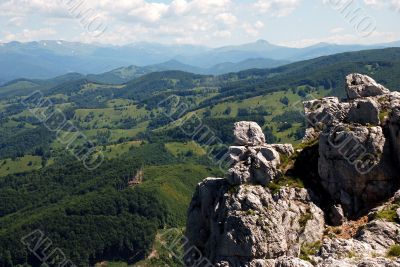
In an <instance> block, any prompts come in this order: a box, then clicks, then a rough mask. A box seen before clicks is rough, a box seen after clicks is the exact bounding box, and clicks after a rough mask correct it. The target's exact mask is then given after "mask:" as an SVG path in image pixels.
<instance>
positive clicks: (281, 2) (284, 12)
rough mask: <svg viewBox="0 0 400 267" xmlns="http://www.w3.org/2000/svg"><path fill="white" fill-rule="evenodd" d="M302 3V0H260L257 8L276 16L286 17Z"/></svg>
mask: <svg viewBox="0 0 400 267" xmlns="http://www.w3.org/2000/svg"><path fill="white" fill-rule="evenodd" d="M299 4H300V0H258V1H257V3H255V8H256V9H257V10H259V11H260V12H262V13H269V14H270V15H271V16H275V17H285V16H288V15H289V14H290V13H292V12H293V11H294V10H295V9H296V8H297V6H298V5H299Z"/></svg>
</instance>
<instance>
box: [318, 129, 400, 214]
mask: <svg viewBox="0 0 400 267" xmlns="http://www.w3.org/2000/svg"><path fill="white" fill-rule="evenodd" d="M386 143H387V142H386V138H385V136H384V134H383V130H382V128H381V127H380V126H374V127H371V126H361V125H348V124H337V125H336V126H333V127H331V128H329V129H326V130H325V131H324V132H323V133H322V134H321V137H320V141H319V155H320V158H319V162H318V169H319V175H320V178H321V185H322V186H323V187H324V188H325V189H326V190H327V192H328V193H329V194H330V196H331V198H333V199H334V200H335V201H336V202H337V203H340V204H341V205H342V207H343V209H344V212H345V213H346V215H349V216H351V217H353V216H357V215H359V214H360V213H362V212H364V211H366V210H368V209H370V208H372V207H374V206H375V205H376V204H378V203H379V202H380V201H382V200H385V199H387V198H388V197H389V196H390V195H391V194H392V193H393V192H394V188H395V185H396V180H397V179H398V175H397V171H396V169H395V168H394V166H393V164H392V162H391V157H390V150H388V146H385V144H386ZM384 148H386V150H384Z"/></svg>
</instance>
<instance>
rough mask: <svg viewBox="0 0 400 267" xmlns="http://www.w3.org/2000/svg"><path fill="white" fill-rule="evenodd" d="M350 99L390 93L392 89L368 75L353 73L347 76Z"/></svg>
mask: <svg viewBox="0 0 400 267" xmlns="http://www.w3.org/2000/svg"><path fill="white" fill-rule="evenodd" d="M346 84H347V87H346V91H347V97H348V99H356V98H361V97H368V96H378V95H384V94H389V93H390V91H389V90H388V89H387V88H385V87H384V86H383V85H380V84H378V83H377V82H376V81H375V80H374V79H372V78H371V77H369V76H367V75H362V74H359V73H352V74H350V75H348V76H347V77H346Z"/></svg>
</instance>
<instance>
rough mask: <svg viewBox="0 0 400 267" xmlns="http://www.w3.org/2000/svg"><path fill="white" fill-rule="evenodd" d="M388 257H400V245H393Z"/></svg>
mask: <svg viewBox="0 0 400 267" xmlns="http://www.w3.org/2000/svg"><path fill="white" fill-rule="evenodd" d="M387 256H388V257H400V245H393V246H391V247H390V248H389V250H388V252H387Z"/></svg>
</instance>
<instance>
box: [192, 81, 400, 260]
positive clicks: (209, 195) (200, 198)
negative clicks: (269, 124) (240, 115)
mask: <svg viewBox="0 0 400 267" xmlns="http://www.w3.org/2000/svg"><path fill="white" fill-rule="evenodd" d="M347 85H348V86H347V94H348V101H346V102H341V101H339V99H338V98H335V97H329V98H324V99H319V100H313V101H308V102H305V103H304V106H305V116H306V119H307V122H308V129H307V132H306V137H305V142H307V144H312V145H311V146H310V147H309V148H310V149H308V148H306V149H303V151H304V153H303V151H301V150H299V149H297V150H296V151H295V150H294V149H293V147H292V146H291V145H281V144H265V137H264V134H263V133H262V129H261V127H259V126H258V125H257V124H256V123H254V122H238V123H236V124H235V125H234V136H235V144H234V146H232V147H230V149H229V153H230V159H231V162H232V166H231V167H230V169H229V171H228V173H227V176H226V177H225V178H207V179H205V180H204V181H203V182H202V183H200V184H199V185H198V186H197V188H196V192H195V194H194V196H193V199H192V202H191V204H190V207H189V212H188V221H187V229H186V236H187V238H188V242H187V244H186V249H187V253H186V254H185V261H186V263H187V266H210V264H209V263H212V265H213V266H218V267H242V266H244V267H299V266H300V267H301V266H304V267H310V266H318V267H336V266H337V267H339V266H340V267H341V266H351V267H353V266H354V267H369V266H374V267H375V266H377V267H380V266H381V267H389V266H394V267H396V266H398V267H400V257H397V258H396V257H391V258H390V257H388V251H389V250H390V249H391V248H392V247H393V246H395V245H396V244H400V224H399V223H400V190H399V191H398V192H397V193H395V191H396V190H398V189H399V188H400V174H399V166H400V165H399V163H400V143H399V141H400V94H399V93H391V92H390V91H389V90H388V89H386V88H385V87H383V86H381V85H379V84H377V83H376V82H375V81H374V80H373V79H371V78H370V77H367V76H363V75H360V74H352V75H349V76H348V77H347ZM303 147H304V145H303ZM310 153H311V154H310ZM307 159H309V160H307ZM288 162H289V163H288ZM290 162H291V163H290ZM299 162H300V163H299ZM299 164H300V165H302V166H300V167H299V168H300V169H301V171H300V172H299V171H297V172H296V168H297V167H296V166H298V165H299ZM307 164H313V166H315V168H314V167H313V166H306V165H307ZM317 165H318V166H317ZM291 168H292V169H291ZM307 168H309V169H310V170H311V168H312V169H313V171H312V174H311V173H310V175H308V174H307V172H304V170H306V169H307ZM296 174H301V175H302V176H304V177H300V178H302V179H305V180H307V179H310V177H306V176H312V181H311V180H309V181H308V182H309V184H310V186H307V185H306V186H307V187H306V188H299V186H298V184H296V183H292V184H294V185H290V184H291V183H290V179H292V181H293V179H298V178H299V177H291V175H296ZM316 190H318V191H316ZM360 216H363V217H361V218H360ZM192 248H195V250H193V249H192ZM193 251H194V252H195V253H194V252H193ZM204 259H207V261H205V262H204V261H203V260H204ZM202 262H203V263H202Z"/></svg>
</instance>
